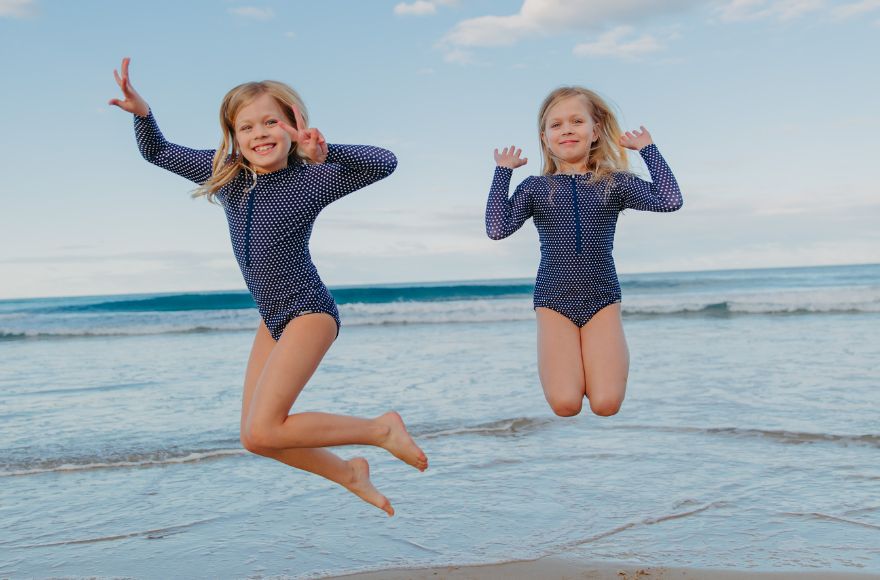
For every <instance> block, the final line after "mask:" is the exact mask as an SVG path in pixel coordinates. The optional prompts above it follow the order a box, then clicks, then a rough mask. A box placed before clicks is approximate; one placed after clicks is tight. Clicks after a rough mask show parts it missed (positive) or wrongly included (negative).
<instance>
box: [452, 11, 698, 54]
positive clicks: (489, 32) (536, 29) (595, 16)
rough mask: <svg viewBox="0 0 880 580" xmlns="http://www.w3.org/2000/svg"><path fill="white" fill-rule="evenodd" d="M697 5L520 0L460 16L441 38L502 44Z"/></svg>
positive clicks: (626, 21) (460, 43)
mask: <svg viewBox="0 0 880 580" xmlns="http://www.w3.org/2000/svg"><path fill="white" fill-rule="evenodd" d="M691 5H695V6H696V5H699V3H698V2H696V0H668V1H666V2H664V3H663V5H662V7H658V4H657V3H656V2H652V1H651V0H618V1H603V2H597V1H596V0H524V1H523V5H522V8H521V9H520V11H519V12H518V13H516V14H512V15H509V16H481V17H478V18H471V19H468V20H463V21H461V22H459V23H458V24H456V25H455V27H454V28H453V29H452V30H450V31H449V32H448V33H447V34H446V36H445V37H444V39H443V42H444V43H446V44H450V45H454V46H504V45H511V44H515V43H516V42H518V41H520V40H522V39H524V38H528V37H531V36H544V35H551V34H556V33H558V32H559V31H571V30H578V29H585V30H601V29H602V28H606V27H608V26H609V25H620V24H629V23H631V22H634V21H637V20H645V19H648V18H654V17H656V16H658V15H660V14H662V13H668V12H678V11H679V10H681V9H682V8H685V7H688V6H691Z"/></svg>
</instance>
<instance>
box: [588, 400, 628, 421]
mask: <svg viewBox="0 0 880 580" xmlns="http://www.w3.org/2000/svg"><path fill="white" fill-rule="evenodd" d="M622 404H623V399H619V398H617V397H594V398H592V399H590V410H591V411H592V412H593V413H595V414H596V415H599V416H600V417H610V416H612V415H616V414H617V412H618V411H620V406H621V405H622Z"/></svg>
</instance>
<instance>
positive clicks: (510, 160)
mask: <svg viewBox="0 0 880 580" xmlns="http://www.w3.org/2000/svg"><path fill="white" fill-rule="evenodd" d="M520 155H522V149H517V148H516V146H514V145H511V146H510V147H505V148H504V149H503V150H502V151H501V153H499V152H498V149H496V150H495V164H496V165H498V166H499V167H508V168H510V169H516V168H517V167H522V166H523V165H525V164H526V163H528V162H529V158H528V157H522V158H520Z"/></svg>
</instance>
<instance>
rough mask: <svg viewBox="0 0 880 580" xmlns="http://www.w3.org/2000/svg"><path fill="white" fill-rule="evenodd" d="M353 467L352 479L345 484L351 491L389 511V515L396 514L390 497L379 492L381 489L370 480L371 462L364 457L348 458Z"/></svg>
mask: <svg viewBox="0 0 880 580" xmlns="http://www.w3.org/2000/svg"><path fill="white" fill-rule="evenodd" d="M348 465H349V466H350V467H351V472H352V475H351V481H350V482H349V483H348V484H343V485H344V486H345V488H346V489H347V490H348V491H350V492H351V493H353V494H355V495H356V496H358V497H359V498H361V499H362V500H364V501H365V502H367V503H370V504H373V505H374V506H376V507H377V508H379V509H380V510H383V511H385V512H387V513H388V516H389V517H390V516H393V515H394V508H393V507H391V502H390V501H388V498H387V497H385V496H384V495H382V494H381V493H379V490H378V489H376V488H375V487H373V483H372V482H371V481H370V464H369V463H367V460H366V459H364V458H363V457H354V458H352V459H349V460H348Z"/></svg>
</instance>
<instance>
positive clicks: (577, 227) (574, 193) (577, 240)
mask: <svg viewBox="0 0 880 580" xmlns="http://www.w3.org/2000/svg"><path fill="white" fill-rule="evenodd" d="M571 203H572V207H574V251H575V253H576V254H580V253H581V207H580V204H579V203H578V190H577V180H576V179H575V177H574V175H572V176H571Z"/></svg>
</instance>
